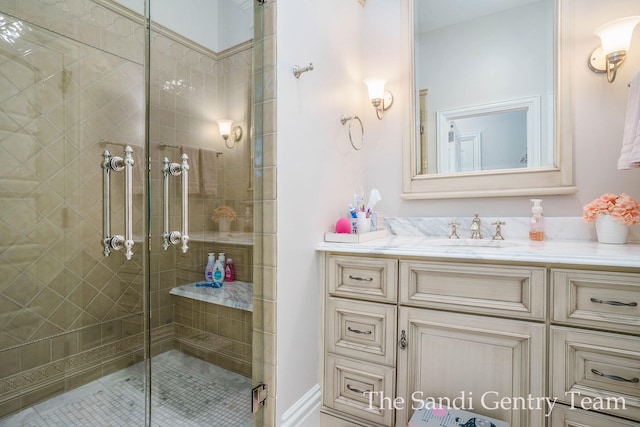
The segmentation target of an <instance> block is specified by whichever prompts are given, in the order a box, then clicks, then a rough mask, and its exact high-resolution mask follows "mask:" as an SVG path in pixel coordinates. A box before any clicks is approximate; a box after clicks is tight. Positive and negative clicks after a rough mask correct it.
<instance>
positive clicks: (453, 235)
mask: <svg viewBox="0 0 640 427" xmlns="http://www.w3.org/2000/svg"><path fill="white" fill-rule="evenodd" d="M449 225H450V226H451V234H450V235H449V238H450V239H459V238H460V237H458V233H457V231H456V226H458V225H460V223H459V222H458V221H455V220H454V221H451V222H450V223H449Z"/></svg>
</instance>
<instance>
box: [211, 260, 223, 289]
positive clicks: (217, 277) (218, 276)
mask: <svg viewBox="0 0 640 427" xmlns="http://www.w3.org/2000/svg"><path fill="white" fill-rule="evenodd" d="M223 259H224V254H220V256H219V257H218V260H217V261H216V263H215V264H214V265H213V287H214V288H220V287H222V282H224V264H223V261H222V260H223Z"/></svg>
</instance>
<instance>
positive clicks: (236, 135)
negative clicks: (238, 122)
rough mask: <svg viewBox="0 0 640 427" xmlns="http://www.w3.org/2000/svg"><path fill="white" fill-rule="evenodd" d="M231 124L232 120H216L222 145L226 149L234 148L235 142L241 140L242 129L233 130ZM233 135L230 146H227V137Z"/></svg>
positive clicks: (235, 128) (238, 127)
mask: <svg viewBox="0 0 640 427" xmlns="http://www.w3.org/2000/svg"><path fill="white" fill-rule="evenodd" d="M232 124H233V120H229V119H220V120H218V128H219V129H220V135H222V139H224V145H226V146H227V148H233V147H235V146H236V142H238V141H240V138H242V128H241V127H240V126H235V127H233V129H232V128H231V125H232ZM231 134H233V141H232V144H231V145H229V136H231Z"/></svg>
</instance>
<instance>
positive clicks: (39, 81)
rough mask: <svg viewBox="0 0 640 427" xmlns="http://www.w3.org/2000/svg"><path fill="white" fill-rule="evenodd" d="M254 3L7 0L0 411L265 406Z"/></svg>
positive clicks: (102, 413) (194, 418)
mask: <svg viewBox="0 0 640 427" xmlns="http://www.w3.org/2000/svg"><path fill="white" fill-rule="evenodd" d="M260 8H261V4H260V2H256V1H247V0H218V1H211V0H186V1H181V2H176V1H173V0H146V1H144V0H118V1H112V0H0V159H2V163H3V168H2V170H1V171H0V237H1V239H0V426H4V425H7V426H9V425H11V426H13V425H33V426H48V425H92V426H94V425H95V426H98V425H115V424H118V425H131V426H140V425H194V426H196V425H213V426H216V425H220V426H235V425H238V426H245V425H261V424H262V421H261V415H260V413H258V414H255V415H252V414H251V388H252V387H253V386H256V385H258V384H259V383H260V382H261V381H262V378H261V373H260V372H258V371H259V370H260V368H259V367H258V368H257V369H256V367H253V366H252V360H254V359H255V358H256V352H259V351H262V348H263V346H262V344H261V342H260V340H261V334H260V331H261V322H262V319H261V316H254V312H255V313H261V312H262V310H260V309H259V307H258V305H259V304H260V301H261V300H260V299H259V298H255V299H254V296H253V288H252V284H253V283H254V281H258V282H259V281H260V277H256V276H259V275H260V274H261V273H260V269H259V268H254V266H255V265H260V264H261V259H260V257H261V251H254V249H253V245H254V241H255V239H254V234H255V233H254V229H256V228H259V224H260V222H261V218H259V217H258V216H257V215H256V217H254V211H256V212H259V211H260V209H259V205H258V204H257V203H259V202H256V201H259V200H260V199H261V191H262V190H261V180H260V179H259V174H256V172H255V171H259V170H260V161H261V156H260V155H259V153H260V137H259V136H260V132H261V129H260V123H261V122H262V121H261V120H260V115H259V114H256V112H259V111H260V110H259V108H258V109H256V108H255V106H256V105H259V103H260V99H259V98H260V94H259V91H255V90H254V86H256V85H255V84H254V83H256V82H259V81H260V73H259V70H260V68H261V64H260V61H261V59H260V55H259V52H256V49H254V43H253V40H254V39H255V34H254V33H255V31H254V28H256V29H257V30H259V29H261V28H262V25H261V20H262V16H261V9H260ZM225 119H226V120H231V121H232V130H231V132H230V134H229V135H227V134H226V132H225V134H224V135H222V134H221V128H220V127H219V125H218V122H219V121H222V120H225ZM256 153H258V154H256ZM256 176H257V177H258V179H255V177H256ZM256 208H258V209H256ZM225 218H226V219H230V220H231V226H230V228H228V227H227V226H225V225H223V222H225V221H224V220H223V219H225ZM227 222H228V221H227ZM210 252H215V253H216V255H218V254H220V253H225V254H226V258H227V259H229V258H232V259H233V262H234V265H235V271H236V277H235V281H232V282H225V284H224V285H223V287H222V288H220V289H213V288H211V287H207V286H197V284H202V282H204V267H205V265H206V262H207V254H208V253H210Z"/></svg>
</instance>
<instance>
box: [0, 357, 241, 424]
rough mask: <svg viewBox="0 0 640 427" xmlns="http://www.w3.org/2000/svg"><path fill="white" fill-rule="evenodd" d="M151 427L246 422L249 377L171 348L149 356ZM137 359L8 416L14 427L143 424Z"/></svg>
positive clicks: (141, 381) (140, 367) (140, 368)
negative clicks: (98, 377)
mask: <svg viewBox="0 0 640 427" xmlns="http://www.w3.org/2000/svg"><path fill="white" fill-rule="evenodd" d="M151 369H152V374H151V377H152V385H151V390H152V392H151V400H152V417H151V418H152V420H151V425H152V426H153V427H173V426H185V427H190V426H193V427H196V426H207V427H209V426H220V427H234V426H237V427H248V426H251V424H252V422H251V413H250V395H251V392H250V390H251V380H250V379H249V378H246V377H243V376H242V375H239V374H236V373H233V372H230V371H227V370H225V369H223V368H220V367H218V366H215V365H212V364H210V363H207V362H204V361H202V360H200V359H196V358H194V357H191V356H189V355H186V354H184V353H181V352H179V351H177V350H171V351H168V352H166V353H162V354H160V355H157V356H155V357H153V358H152V359H151ZM143 390H144V371H143V365H142V364H141V363H139V364H136V365H134V366H131V367H129V368H127V369H124V370H122V371H119V372H115V373H113V374H111V375H108V376H106V377H104V378H100V379H99V380H96V381H93V382H92V383H90V384H87V385H85V386H82V387H79V388H77V389H75V390H72V391H70V392H67V393H65V394H63V395H60V396H57V397H54V398H52V399H50V400H47V401H45V402H42V403H39V404H37V405H35V406H33V407H32V408H29V409H27V410H25V411H22V412H20V413H19V414H16V415H14V416H11V417H9V418H7V419H4V420H0V426H2V427H13V426H25V427H58V426H60V427H67V426H82V427H98V426H105V427H106V426H109V427H112V426H113V427H115V426H118V427H139V426H142V425H143V424H144V421H143V420H144V393H143Z"/></svg>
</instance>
